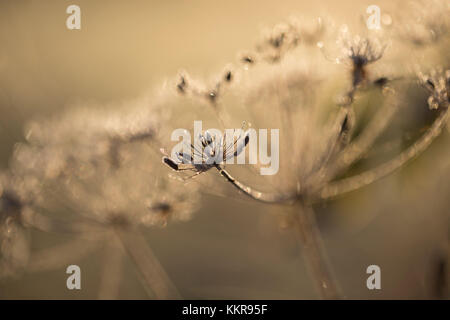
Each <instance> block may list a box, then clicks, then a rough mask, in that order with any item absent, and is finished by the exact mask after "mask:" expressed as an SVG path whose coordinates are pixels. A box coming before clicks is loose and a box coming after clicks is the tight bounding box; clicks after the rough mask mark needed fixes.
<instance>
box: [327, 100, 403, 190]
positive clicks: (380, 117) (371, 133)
mask: <svg viewBox="0 0 450 320" xmlns="http://www.w3.org/2000/svg"><path fill="white" fill-rule="evenodd" d="M396 111H397V105H396V104H395V103H392V102H391V101H388V102H387V103H386V106H385V107H384V108H383V109H382V110H380V111H378V113H377V114H376V116H375V117H374V119H373V120H372V121H371V122H370V123H369V125H368V126H367V128H366V130H364V131H363V132H362V133H361V135H360V136H359V137H358V138H357V139H356V141H355V142H353V143H351V144H349V145H348V146H347V147H346V148H345V149H343V150H342V151H341V152H340V153H339V155H338V157H337V158H336V160H335V161H334V164H333V166H331V168H330V169H329V170H327V172H326V173H325V174H324V175H323V176H322V177H323V180H322V181H329V180H330V179H331V178H333V177H335V176H336V175H337V174H339V172H341V171H342V170H344V169H346V168H348V167H349V166H350V165H352V164H353V163H354V162H355V161H357V160H358V159H360V158H361V156H362V155H363V154H364V153H365V152H367V150H369V148H370V147H371V146H372V145H373V143H374V142H375V140H376V139H377V138H378V136H379V135H380V134H381V132H383V130H384V129H385V128H386V126H387V125H388V123H389V122H390V121H391V119H392V117H393V116H394V114H395V113H396Z"/></svg>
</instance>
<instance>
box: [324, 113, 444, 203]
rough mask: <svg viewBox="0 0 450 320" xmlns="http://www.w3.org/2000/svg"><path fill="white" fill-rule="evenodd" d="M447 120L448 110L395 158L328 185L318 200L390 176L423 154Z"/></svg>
mask: <svg viewBox="0 0 450 320" xmlns="http://www.w3.org/2000/svg"><path fill="white" fill-rule="evenodd" d="M448 118H449V109H448V108H447V109H445V110H444V111H442V112H441V114H440V115H439V116H438V117H437V118H436V120H435V121H434V122H433V124H432V125H431V127H430V128H429V129H428V130H427V131H426V132H425V133H424V134H423V135H422V136H421V137H420V139H419V140H417V141H416V142H415V143H414V144H412V145H411V146H410V147H409V148H408V149H406V150H405V151H403V152H402V153H401V154H400V155H398V156H397V157H396V158H394V159H392V160H390V161H388V162H386V163H384V164H382V165H380V166H378V167H376V168H375V169H372V170H369V171H366V172H364V173H362V174H359V175H356V176H353V177H350V178H346V179H342V180H339V181H336V182H332V183H329V184H328V185H326V186H325V187H324V188H323V189H322V190H321V192H320V198H321V199H327V198H332V197H336V196H338V195H341V194H343V193H347V192H351V191H354V190H357V189H359V188H361V187H364V186H366V185H369V184H371V183H373V182H375V181H377V180H379V179H381V178H383V177H385V176H387V175H389V174H391V173H392V172H394V171H395V170H397V169H399V168H400V167H402V166H403V165H404V164H405V163H407V162H408V161H410V160H412V159H413V158H415V157H417V156H418V155H419V154H421V153H422V152H424V151H425V150H426V149H427V148H428V147H429V146H430V145H431V143H432V142H433V141H434V140H435V139H436V138H437V137H438V136H439V135H440V133H441V131H442V129H443V127H444V126H445V124H446V122H447V120H448Z"/></svg>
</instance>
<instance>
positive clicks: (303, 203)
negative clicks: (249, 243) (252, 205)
mask: <svg viewBox="0 0 450 320" xmlns="http://www.w3.org/2000/svg"><path fill="white" fill-rule="evenodd" d="M265 39H266V40H265V42H263V43H264V45H260V48H261V50H262V48H265V47H272V49H274V50H273V51H271V50H269V51H271V52H272V53H271V54H269V56H272V57H275V58H273V59H268V60H265V59H262V60H261V59H257V55H253V56H252V55H250V54H249V55H245V56H244V59H241V62H242V63H243V68H242V69H239V68H235V74H239V73H240V74H241V75H240V76H239V78H240V79H241V80H240V82H239V84H238V85H236V86H230V87H229V90H228V91H227V94H226V95H223V96H222V97H221V100H220V103H221V106H222V109H221V110H222V111H223V112H224V113H225V114H227V115H228V116H229V117H228V118H229V119H231V121H232V120H233V119H236V118H237V116H238V115H239V116H240V117H242V116H243V115H244V114H245V116H247V117H248V118H245V119H242V118H240V119H239V120H240V121H242V120H249V121H251V122H252V124H253V126H255V127H257V126H260V127H262V128H280V133H281V135H282V136H281V140H282V142H281V146H280V148H281V150H280V154H281V157H280V172H279V173H278V174H277V175H275V176H273V177H258V176H256V174H255V173H253V176H252V174H251V173H250V174H249V173H247V174H244V173H242V170H241V173H242V175H243V177H245V178H244V179H238V178H237V177H236V176H232V175H231V174H230V173H229V172H228V171H225V170H224V169H222V170H219V172H220V173H221V175H222V176H223V177H225V178H226V180H227V181H228V182H230V183H231V184H233V185H234V186H235V187H236V188H238V189H239V191H240V192H241V193H243V194H245V195H247V196H248V197H250V198H252V199H255V200H258V201H262V202H265V203H276V204H280V205H284V206H286V207H287V208H288V207H293V208H296V211H297V213H295V214H293V216H292V219H293V221H294V223H293V224H294V227H295V229H296V230H297V233H298V234H299V235H300V237H299V238H300V242H301V244H302V249H303V250H302V252H303V253H304V254H305V256H306V258H307V259H306V260H307V261H308V266H309V270H310V272H311V275H312V277H313V279H314V280H315V282H316V285H317V289H318V291H319V293H320V296H321V297H323V298H337V297H339V296H340V289H339V286H338V284H337V282H336V279H335V277H334V276H333V272H332V271H331V270H330V267H329V264H328V261H327V257H326V252H325V250H324V248H323V245H322V243H321V238H320V232H319V229H318V227H317V226H316V223H315V218H314V216H315V215H314V212H313V205H314V204H316V203H320V202H323V201H328V200H329V199H332V198H335V197H337V196H340V195H342V194H345V193H347V192H350V191H353V190H357V189H359V188H361V187H363V186H366V185H368V184H370V183H372V182H374V181H376V180H378V179H380V178H382V177H384V176H386V175H388V174H390V173H392V172H394V171H395V170H397V169H399V168H401V167H402V166H403V165H404V164H405V163H407V162H408V161H410V160H411V159H413V158H414V157H416V156H417V155H419V154H420V153H422V152H423V151H424V150H425V149H426V148H427V147H428V146H429V145H430V144H431V143H432V141H433V140H434V139H435V138H436V137H437V136H438V135H439V134H440V132H441V130H442V128H443V127H444V126H445V124H446V121H447V119H448V72H449V71H447V73H446V75H445V76H442V75H440V76H438V75H434V76H432V77H431V78H427V77H425V76H422V75H421V76H420V78H421V79H422V80H421V82H422V83H423V84H424V86H425V88H426V89H427V90H428V91H429V93H430V95H431V96H430V98H429V100H428V102H429V104H430V107H432V108H434V109H436V108H438V109H440V112H439V114H438V115H437V116H436V117H435V120H434V122H433V123H432V125H431V126H430V127H429V128H428V129H427V130H426V131H425V133H423V135H422V136H420V137H419V138H418V139H417V140H416V141H414V142H413V143H412V144H410V146H409V147H407V148H406V149H405V150H404V151H402V152H401V153H400V154H398V155H397V156H395V157H394V158H393V159H391V160H388V161H387V162H385V163H383V164H381V165H378V166H377V167H375V168H373V169H369V170H367V171H364V172H361V173H356V174H355V173H353V171H352V170H351V169H352V167H353V165H354V164H356V163H358V162H359V161H361V160H362V159H363V158H364V157H365V156H366V154H367V153H368V152H369V150H370V149H371V148H373V147H374V146H375V145H376V143H377V141H378V140H379V137H380V136H381V135H382V134H383V133H384V132H385V131H387V129H388V128H389V124H390V123H391V122H392V120H393V119H394V116H395V115H396V113H397V111H398V110H402V112H408V109H407V108H408V105H407V104H406V105H405V103H404V101H406V100H407V97H406V92H407V89H408V88H410V87H413V86H417V81H416V79H417V77H416V76H415V75H414V73H412V72H410V73H409V74H408V76H407V77H405V76H404V75H401V77H402V79H403V80H404V81H403V82H402V83H396V82H394V81H392V79H391V78H390V77H389V76H388V75H387V74H383V72H384V70H386V67H384V69H382V68H378V70H377V71H378V72H377V76H376V77H373V76H369V74H368V71H367V68H368V67H369V65H370V67H371V68H376V65H377V62H378V61H380V60H383V56H384V54H385V51H386V45H384V44H382V43H381V42H380V41H379V40H377V38H376V37H373V36H359V35H355V36H350V35H349V32H348V30H347V27H344V32H343V33H341V35H340V36H339V37H338V40H337V41H336V43H331V44H329V43H325V42H322V41H321V42H320V43H319V48H320V49H321V50H318V51H317V52H316V53H313V54H311V52H310V51H309V49H308V50H307V49H306V48H304V50H302V47H301V44H300V45H299V50H297V51H296V52H295V53H294V52H292V53H291V52H289V50H288V49H289V48H291V47H292V46H294V45H295V46H297V45H298V41H297V40H298V39H301V34H297V29H294V28H293V27H292V26H290V25H281V26H277V27H275V28H274V30H273V31H272V33H270V32H269V33H266V38H265ZM385 40H386V43H388V42H389V41H391V40H392V39H385ZM324 41H325V40H324ZM336 45H337V49H334V50H333V49H330V48H332V47H336ZM284 46H286V47H285V48H284ZM277 48H280V50H277ZM281 48H283V49H281ZM262 51H265V49H264V50H262ZM274 52H275V53H274ZM334 52H337V53H334ZM288 53H290V54H288ZM323 53H325V56H326V58H328V60H331V61H332V62H335V63H337V64H340V65H342V64H344V65H347V66H350V69H348V68H347V70H345V71H346V72H347V74H348V73H349V78H350V89H349V90H348V91H347V92H346V93H345V94H344V96H345V99H344V100H343V101H340V102H339V103H338V104H337V106H336V105H335V106H334V107H333V100H334V99H333V98H330V96H331V97H332V96H334V95H335V92H336V89H335V87H333V86H334V83H335V81H336V79H343V78H344V79H345V74H344V77H343V74H342V71H341V70H339V69H335V68H331V66H324V64H323V63H322V62H318V61H319V60H318V59H320V56H321V55H322V54H323ZM302 54H303V55H305V56H303V57H302ZM333 56H334V57H333ZM305 60H307V61H308V63H305V62H304V61H305ZM264 61H266V63H265V62H264ZM274 63H276V64H274ZM402 63H404V64H405V65H407V64H409V66H413V65H414V63H415V61H413V60H412V61H408V60H406V59H404V61H402ZM248 65H252V66H253V68H252V69H249V68H248ZM409 69H410V70H411V69H413V67H410V68H409ZM406 70H407V69H406ZM441 74H442V73H441ZM387 87H389V90H385V89H386V88H387ZM380 89H382V90H380ZM363 96H365V97H367V98H370V99H373V100H374V101H376V103H377V104H379V106H378V107H377V111H376V112H375V114H374V115H371V117H370V119H369V121H368V122H367V123H358V122H357V117H356V115H355V114H356V113H358V112H359V113H360V112H361V111H359V110H358V107H359V101H358V99H359V98H358V97H363ZM216 102H217V100H216ZM235 105H242V107H243V110H242V111H237V108H236V107H235ZM224 118H225V117H224ZM357 126H359V128H358V131H357V130H356V127H357ZM185 158H186V156H185V155H179V159H178V161H180V160H181V159H185ZM176 161H177V159H170V158H168V157H167V156H165V157H164V158H163V162H164V163H165V164H167V165H168V166H169V167H170V168H171V169H174V170H175V171H180V167H179V166H178V165H176ZM208 169H209V167H208ZM236 170H238V169H236ZM197 171H202V172H204V171H206V170H203V169H200V170H199V169H197ZM244 180H253V181H254V186H255V187H253V186H250V185H249V184H247V183H244ZM256 186H257V187H256ZM180 188H182V186H181V185H180ZM287 211H289V209H287ZM289 212H292V211H289Z"/></svg>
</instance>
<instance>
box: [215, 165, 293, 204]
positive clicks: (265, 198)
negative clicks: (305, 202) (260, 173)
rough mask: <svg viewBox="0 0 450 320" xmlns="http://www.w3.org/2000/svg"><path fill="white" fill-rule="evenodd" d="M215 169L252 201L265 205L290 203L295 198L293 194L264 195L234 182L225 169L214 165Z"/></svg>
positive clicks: (236, 181)
mask: <svg viewBox="0 0 450 320" xmlns="http://www.w3.org/2000/svg"><path fill="white" fill-rule="evenodd" d="M215 167H216V169H217V170H218V171H219V173H220V174H221V175H222V176H223V177H225V179H227V181H228V182H230V183H231V184H232V185H233V186H234V187H236V188H237V189H238V190H239V191H242V192H243V193H244V194H246V195H247V196H249V197H250V198H252V199H254V200H258V201H261V202H266V203H285V202H289V201H292V200H293V199H294V198H295V196H296V195H295V194H275V193H265V192H261V191H257V190H254V189H253V188H251V187H249V186H247V185H244V184H243V183H241V182H239V181H238V180H236V179H235V178H234V177H233V176H231V175H230V174H229V173H228V172H227V171H226V170H225V169H223V168H222V167H221V166H220V165H218V164H216V166H215Z"/></svg>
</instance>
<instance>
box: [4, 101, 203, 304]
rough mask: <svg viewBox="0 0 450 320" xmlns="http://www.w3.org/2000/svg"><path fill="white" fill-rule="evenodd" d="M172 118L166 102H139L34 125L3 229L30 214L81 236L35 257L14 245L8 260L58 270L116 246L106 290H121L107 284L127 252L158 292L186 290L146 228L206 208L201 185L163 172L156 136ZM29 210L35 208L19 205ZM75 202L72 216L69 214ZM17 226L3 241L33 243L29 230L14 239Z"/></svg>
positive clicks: (16, 165) (42, 224) (41, 225)
mask: <svg viewBox="0 0 450 320" xmlns="http://www.w3.org/2000/svg"><path fill="white" fill-rule="evenodd" d="M144 105H145V104H144ZM163 120H164V118H163V117H162V116H159V115H158V110H157V108H156V107H155V108H152V107H144V108H142V107H139V108H134V110H132V112H130V113H128V112H123V111H120V112H109V113H105V112H100V111H89V110H78V111H75V112H69V113H67V114H65V115H63V116H62V117H55V118H54V119H51V120H46V121H43V120H41V121H36V122H34V123H33V124H31V125H30V126H29V128H28V132H27V142H26V143H22V144H19V145H18V146H17V147H16V149H15V152H14V156H13V159H12V161H11V173H10V176H11V177H12V178H11V179H13V180H14V181H11V183H10V185H11V187H12V191H14V190H17V191H16V193H15V194H16V195H15V197H14V198H13V196H12V193H11V192H12V191H9V189H5V188H4V190H5V191H4V192H3V196H2V204H3V205H2V212H3V211H6V214H7V215H11V214H15V217H13V218H10V217H8V216H7V218H6V221H5V222H4V223H3V224H2V228H9V229H11V228H13V227H16V225H17V227H16V228H19V227H22V226H21V225H20V224H19V223H20V221H25V222H26V223H27V225H28V227H34V228H37V229H39V230H42V231H47V232H62V233H69V234H72V235H73V236H74V240H73V241H72V242H69V243H66V244H62V245H60V246H57V247H55V248H50V249H45V250H43V251H41V252H31V253H29V257H28V256H24V257H14V256H13V257H9V256H6V254H7V252H5V254H4V258H7V259H2V261H4V262H3V263H4V264H5V263H8V262H10V263H15V264H18V263H19V262H21V267H23V268H24V269H26V270H28V271H42V270H48V269H52V268H55V267H61V266H64V265H67V263H68V262H69V260H70V261H73V258H74V257H76V256H77V255H78V256H79V257H81V256H84V255H86V254H89V253H90V252H92V251H93V250H98V248H99V247H101V246H105V245H106V247H108V248H109V247H111V248H110V249H109V250H108V252H109V251H111V254H108V255H106V256H105V259H106V260H105V268H106V269H105V270H108V269H109V268H110V265H111V263H112V262H111V261H110V260H111V259H115V260H114V265H116V267H115V268H113V269H112V270H115V272H116V273H117V274H112V275H111V274H110V272H112V271H109V272H108V271H105V275H104V277H105V279H104V281H102V285H101V288H100V293H99V296H100V297H111V295H114V293H117V289H116V288H109V287H108V288H104V287H105V286H106V287H107V286H108V285H109V281H110V279H111V277H113V278H119V277H120V267H119V266H120V264H121V262H120V260H121V259H120V258H117V256H118V254H119V253H120V252H122V250H125V252H127V253H128V255H129V256H130V258H131V259H132V260H133V262H134V263H135V265H136V267H137V269H138V270H139V272H140V273H141V274H142V278H143V279H144V281H145V282H144V283H145V287H146V288H147V289H148V290H149V294H151V296H153V297H156V298H177V297H179V293H178V292H177V289H176V288H175V286H174V285H173V284H172V283H171V281H170V279H169V277H168V275H167V274H166V273H165V271H164V269H163V268H162V266H161V265H160V264H159V262H158V260H157V259H156V257H155V256H154V255H153V253H152V252H151V250H150V248H149V247H148V244H147V242H146V241H145V240H144V239H143V238H142V236H141V235H140V233H139V229H140V227H141V226H144V227H158V226H160V227H161V226H165V225H166V224H167V223H168V222H169V221H185V220H188V219H189V218H190V216H191V213H192V212H193V211H195V209H196V202H197V198H198V197H197V192H196V188H195V187H192V188H190V189H179V188H176V187H175V184H176V182H175V181H174V180H171V179H168V178H167V177H166V176H165V175H161V174H160V170H158V167H159V163H160V162H159V161H160V160H159V156H158V154H159V153H158V148H156V145H157V144H155V141H158V135H159V134H161V130H162V129H161V127H160V125H161V124H162V123H163ZM155 148H156V149H155ZM8 188H9V187H8ZM25 196H26V197H25ZM3 208H5V209H4V210H3ZM21 208H27V209H28V211H27V212H26V213H24V210H21V211H20V212H16V211H19V209H21ZM67 210H69V213H68V214H65V215H64V214H61V212H64V211H67ZM13 219H14V220H13ZM13 222H15V225H13ZM9 229H8V230H9ZM8 230H7V231H8ZM10 233H11V232H9V231H8V232H7V233H5V232H2V235H3V239H4V240H3V241H2V242H3V243H7V242H8V241H10V242H11V241H13V240H15V243H16V244H17V245H21V246H25V244H22V243H25V242H24V240H22V239H21V238H18V237H19V235H20V234H19V233H16V234H17V236H16V237H15V238H13V237H11V236H10V237H9V238H8V237H7V236H8V234H10ZM22 238H23V237H22ZM122 247H123V249H122ZM9 248H10V251H11V250H13V249H14V248H15V247H14V246H9ZM68 251H69V252H70V256H68V255H67V252H68ZM26 252H27V251H26V250H23V255H25V253H26ZM11 255H12V253H11V254H10V256H11ZM119 255H120V254H119ZM13 258H14V259H13ZM19 258H21V259H22V260H24V261H18V260H19ZM25 258H29V259H28V260H29V261H28V260H27V259H25ZM25 260H27V261H25ZM27 262H28V263H27ZM117 265H118V266H117ZM7 266H8V265H6V267H7ZM2 269H6V268H2ZM7 271H8V270H7ZM117 285H118V284H117ZM102 288H103V289H102Z"/></svg>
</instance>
